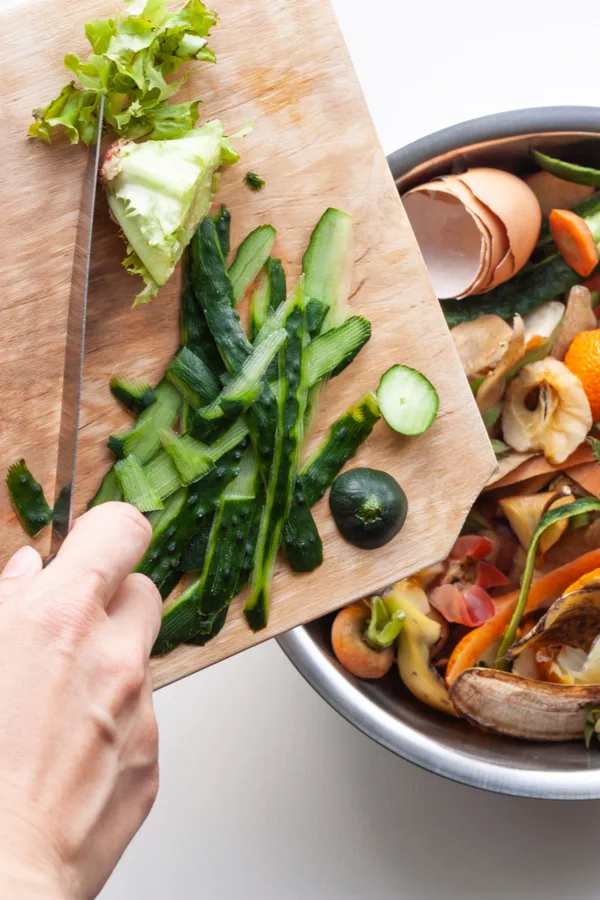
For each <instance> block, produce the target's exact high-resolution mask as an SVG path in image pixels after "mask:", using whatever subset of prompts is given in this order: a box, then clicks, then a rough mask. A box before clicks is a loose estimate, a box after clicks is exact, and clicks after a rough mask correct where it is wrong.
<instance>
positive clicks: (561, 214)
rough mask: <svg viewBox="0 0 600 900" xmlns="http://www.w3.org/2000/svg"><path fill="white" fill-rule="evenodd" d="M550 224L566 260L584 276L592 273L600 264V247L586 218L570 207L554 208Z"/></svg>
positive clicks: (553, 235) (549, 219) (560, 251)
mask: <svg viewBox="0 0 600 900" xmlns="http://www.w3.org/2000/svg"><path fill="white" fill-rule="evenodd" d="M548 224H549V225H550V233H551V234H552V237H553V239H554V243H555V244H556V246H557V248H558V252H559V253H560V255H561V256H562V258H563V259H564V261H565V262H566V263H567V264H568V265H569V266H571V268H572V269H575V271H576V272H577V274H578V275H581V276H582V277H583V278H587V276H588V275H591V274H592V272H593V271H594V269H595V268H596V266H597V265H598V248H597V247H596V244H595V243H594V236H593V234H592V232H591V231H590V228H589V225H588V224H587V222H586V221H585V219H582V218H581V216H578V215H577V213H574V212H572V211H571V210H570V209H553V210H552V212H551V213H550V215H549V216H548Z"/></svg>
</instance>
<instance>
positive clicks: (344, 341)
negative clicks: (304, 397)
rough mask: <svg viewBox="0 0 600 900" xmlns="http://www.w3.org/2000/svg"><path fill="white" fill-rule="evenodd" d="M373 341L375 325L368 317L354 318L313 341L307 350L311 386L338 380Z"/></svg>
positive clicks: (308, 376) (307, 373) (308, 375)
mask: <svg viewBox="0 0 600 900" xmlns="http://www.w3.org/2000/svg"><path fill="white" fill-rule="evenodd" d="M370 338H371V323H370V322H369V320H368V319H365V317H364V316H350V318H348V319H346V321H345V322H344V323H343V324H342V325H338V326H337V327H336V328H330V329H329V331H325V332H324V333H323V334H320V335H319V336H318V337H316V338H315V339H314V340H312V341H311V342H310V345H309V347H308V350H307V351H306V377H307V381H308V386H309V387H314V386H315V385H316V384H318V383H319V382H320V381H322V380H323V378H326V377H329V378H335V376H336V375H339V374H340V372H343V371H344V369H345V368H347V367H348V366H349V365H350V363H351V362H353V360H355V359H356V357H357V356H358V354H359V353H360V351H361V350H362V348H363V347H364V346H365V344H366V343H367V342H368V341H369V340H370Z"/></svg>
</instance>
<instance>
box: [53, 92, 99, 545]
mask: <svg viewBox="0 0 600 900" xmlns="http://www.w3.org/2000/svg"><path fill="white" fill-rule="evenodd" d="M103 121H104V94H101V95H100V105H99V107H98V130H97V132H96V138H95V140H94V143H93V145H92V147H91V148H90V150H89V155H88V161H87V166H86V170H85V175H84V178H83V188H82V193H81V205H80V208H79V219H78V222H77V233H76V236H75V252H74V255H73V271H72V275H71V294H70V296H69V306H68V311H67V337H66V342H65V367H64V374H63V393H62V403H61V412H60V428H59V432H58V458H57V462H56V484H55V492H54V519H53V522H52V538H51V541H50V554H51V555H50V559H49V560H48V561H50V560H51V559H52V557H53V556H54V555H55V554H56V552H57V550H58V548H59V547H60V545H61V544H62V542H63V540H64V539H65V537H66V536H67V534H68V533H69V529H70V527H71V520H72V517H73V494H74V490H73V488H74V486H75V472H76V468H77V447H78V438H79V415H80V410H81V390H82V384H83V363H84V358H85V327H86V320H87V304H88V292H89V284H90V265H91V255H92V238H93V232H94V211H95V207H96V190H97V185H98V171H99V168H100V147H101V144H102V124H103Z"/></svg>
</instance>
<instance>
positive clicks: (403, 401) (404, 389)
mask: <svg viewBox="0 0 600 900" xmlns="http://www.w3.org/2000/svg"><path fill="white" fill-rule="evenodd" d="M377 400H378V402H379V409H380V411H381V415H382V416H383V418H384V419H385V421H386V422H387V423H388V425H389V426H390V428H393V429H394V431H397V432H398V433H399V434H405V435H415V434H423V432H424V431H427V429H428V428H429V426H430V425H431V424H432V422H433V420H434V419H435V417H436V416H437V412H438V409H439V405H440V399H439V397H438V393H437V391H436V389H435V388H434V386H433V385H432V383H431V382H430V381H429V380H428V379H427V378H425V376H424V375H423V374H422V373H421V372H417V370H416V369H411V368H410V367H409V366H392V367H391V368H390V369H388V370H387V372H384V374H383V375H382V376H381V381H380V382H379V387H378V388H377Z"/></svg>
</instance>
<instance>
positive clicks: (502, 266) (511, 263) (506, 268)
mask: <svg viewBox="0 0 600 900" xmlns="http://www.w3.org/2000/svg"><path fill="white" fill-rule="evenodd" d="M514 271H515V258H514V256H513V252H512V250H511V249H510V247H509V249H508V250H507V251H506V256H505V257H504V259H503V260H501V262H500V263H499V264H498V266H497V267H496V271H495V272H494V275H493V278H492V280H491V281H490V283H489V284H488V288H487V289H488V290H489V291H491V289H492V288H495V287H498V285H499V284H504V282H505V281H508V279H509V278H511V277H512V274H513V272H514Z"/></svg>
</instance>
